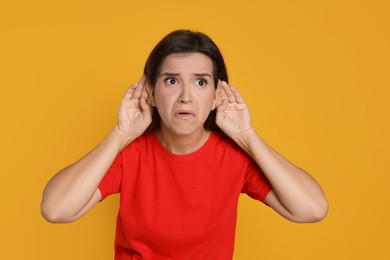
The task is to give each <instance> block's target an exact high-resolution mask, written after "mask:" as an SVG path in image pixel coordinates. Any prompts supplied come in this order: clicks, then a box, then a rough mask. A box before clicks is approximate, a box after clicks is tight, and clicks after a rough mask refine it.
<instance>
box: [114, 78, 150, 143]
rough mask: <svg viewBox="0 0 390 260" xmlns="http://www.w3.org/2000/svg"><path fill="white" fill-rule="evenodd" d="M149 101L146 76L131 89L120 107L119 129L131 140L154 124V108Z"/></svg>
mask: <svg viewBox="0 0 390 260" xmlns="http://www.w3.org/2000/svg"><path fill="white" fill-rule="evenodd" d="M147 100H148V92H147V91H146V80H145V75H144V76H142V78H141V79H140V81H139V82H137V83H135V84H133V85H131V86H130V87H129V89H128V90H127V91H126V94H125V96H124V97H123V99H122V102H121V105H120V107H119V112H118V123H117V128H118V130H119V131H120V132H122V133H124V134H125V135H127V136H128V137H129V138H130V139H131V140H134V139H135V138H137V137H138V136H140V135H142V134H143V133H144V132H145V130H146V129H147V128H148V126H149V125H150V123H151V122H152V111H153V107H152V106H151V105H150V104H148V102H147Z"/></svg>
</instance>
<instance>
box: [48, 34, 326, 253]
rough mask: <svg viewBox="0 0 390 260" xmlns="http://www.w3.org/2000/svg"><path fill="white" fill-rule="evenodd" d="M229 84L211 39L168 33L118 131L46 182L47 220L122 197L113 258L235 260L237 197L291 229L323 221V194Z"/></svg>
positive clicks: (132, 92) (73, 216)
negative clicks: (260, 127)
mask: <svg viewBox="0 0 390 260" xmlns="http://www.w3.org/2000/svg"><path fill="white" fill-rule="evenodd" d="M227 82H228V77H227V73H226V68H225V63H224V60H223V57H222V55H221V53H220V51H219V50H218V48H217V46H216V45H215V44H214V42H213V41H212V40H211V39H210V38H209V37H208V36H206V35H204V34H202V33H199V32H191V31H185V30H179V31H174V32H172V33H170V34H168V35H167V36H166V37H165V38H164V39H162V40H161V41H160V43H159V44H158V45H157V46H156V47H155V48H154V50H153V51H152V53H151V54H150V56H149V58H148V60H147V62H146V65H145V69H144V76H143V77H142V78H141V80H140V81H139V82H138V83H135V84H133V85H132V86H130V88H129V89H128V91H127V93H126V94H125V96H124V98H123V100H122V102H121V106H120V108H119V113H118V123H117V125H116V126H115V127H114V129H113V130H112V131H111V132H110V133H109V135H108V136H107V137H106V138H105V139H104V140H103V141H102V142H101V143H100V144H99V145H98V146H97V147H96V148H95V149H93V150H92V151H91V152H90V153H88V154H87V155H86V156H84V157H83V158H81V159H80V160H79V161H78V162H76V163H74V164H72V165H70V166H68V167H67V168H65V169H63V170H61V171H60V172H59V173H58V174H56V175H55V176H54V177H53V178H52V179H51V180H50V181H49V183H48V184H47V186H46V188H45V190H44V194H43V200H42V206H41V208H42V215H43V216H44V218H45V219H47V220H48V221H50V222H55V223H57V222H71V221H74V220H77V219H78V218H80V217H81V216H83V215H84V214H85V213H86V212H88V211H89V210H90V209H91V208H92V207H93V206H95V205H96V204H97V203H98V202H99V201H101V200H103V199H104V198H106V197H107V196H108V195H110V194H113V193H118V192H120V193H121V196H120V209H119V214H118V219H117V230H116V241H115V252H116V253H115V259H133V258H135V259H231V258H232V255H233V248H234V232H235V225H236V212H237V203H238V198H239V195H240V193H247V194H248V195H249V196H251V197H252V198H254V199H257V200H259V201H262V202H264V203H266V204H267V205H268V206H269V207H271V208H272V209H274V210H275V211H276V212H278V213H279V214H280V215H282V216H283V217H285V218H287V219H289V220H291V221H294V222H316V221H319V220H321V219H322V218H324V217H325V216H326V214H327V207H328V205H327V201H326V198H325V196H324V193H323V192H322V189H321V187H320V186H319V185H318V183H317V182H316V181H315V180H314V179H313V178H312V177H311V176H310V175H309V174H308V173H306V172H305V171H304V170H302V169H300V168H298V167H297V166H295V165H293V164H292V163H290V162H289V161H288V160H286V159H285V158H283V157H282V156H281V155H280V154H278V153H277V152H275V151H274V150H273V149H272V148H271V147H270V146H269V145H267V144H266V143H265V142H264V141H263V140H262V138H261V137H260V136H259V135H258V134H257V133H256V131H255V129H253V127H252V125H251V120H250V115H249V112H248V108H247V106H246V104H245V103H244V101H243V99H242V97H241V96H240V94H239V93H238V91H237V90H236V89H235V88H234V87H233V86H230V85H228V83H227ZM132 257H133V258H132Z"/></svg>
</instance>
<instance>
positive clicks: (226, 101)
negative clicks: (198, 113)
mask: <svg viewBox="0 0 390 260" xmlns="http://www.w3.org/2000/svg"><path fill="white" fill-rule="evenodd" d="M216 108H217V115H216V123H217V125H218V126H219V128H221V130H222V131H223V132H224V133H225V134H226V135H228V136H229V137H230V138H232V139H233V140H235V141H236V142H240V140H242V136H243V135H244V133H245V132H246V131H248V130H251V129H252V124H251V119H250V114H249V110H248V107H247V105H246V104H245V102H244V100H243V98H242V97H241V95H240V93H239V92H238V90H237V89H236V88H235V87H233V86H229V85H228V84H227V83H226V82H225V81H219V82H218V89H217V102H216Z"/></svg>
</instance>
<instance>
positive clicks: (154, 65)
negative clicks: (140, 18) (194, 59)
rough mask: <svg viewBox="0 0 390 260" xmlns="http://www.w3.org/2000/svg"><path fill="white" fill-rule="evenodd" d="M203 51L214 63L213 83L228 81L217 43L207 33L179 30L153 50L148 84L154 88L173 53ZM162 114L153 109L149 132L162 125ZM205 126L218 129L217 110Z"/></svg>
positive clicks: (148, 63)
mask: <svg viewBox="0 0 390 260" xmlns="http://www.w3.org/2000/svg"><path fill="white" fill-rule="evenodd" d="M191 53H201V54H203V55H205V56H207V57H208V58H210V60H211V62H212V65H213V71H212V74H213V75H212V76H213V81H214V82H213V85H214V88H216V87H217V83H218V80H219V79H220V80H224V81H226V82H228V75H227V70H226V66H225V62H224V60H223V57H222V54H221V52H220V50H219V49H218V47H217V46H216V44H215V43H214V42H213V41H212V40H211V39H210V37H208V36H207V35H205V34H203V33H201V32H192V31H189V30H177V31H173V32H171V33H169V34H168V35H167V36H165V37H164V38H163V39H162V40H161V41H160V42H159V43H158V44H157V45H156V46H155V48H154V49H153V50H152V52H151V54H150V55H149V58H148V59H147V61H146V64H145V68H144V74H145V76H146V80H147V84H148V85H149V86H150V87H151V88H152V89H154V87H155V86H156V82H157V79H158V77H159V76H160V73H161V68H162V65H163V62H164V60H165V59H166V57H167V56H169V55H171V54H191ZM160 120H161V119H160V116H159V114H158V111H157V109H156V108H155V109H154V111H153V122H152V124H151V126H150V127H149V128H148V130H147V132H149V131H152V130H154V129H156V128H158V127H159V126H160ZM204 127H205V129H207V130H217V129H218V127H217V126H216V124H215V110H213V111H211V113H210V115H209V116H208V118H207V120H206V122H205V123H204Z"/></svg>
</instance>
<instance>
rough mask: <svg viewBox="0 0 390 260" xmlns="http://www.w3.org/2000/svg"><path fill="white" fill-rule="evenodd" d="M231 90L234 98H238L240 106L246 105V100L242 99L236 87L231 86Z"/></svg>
mask: <svg viewBox="0 0 390 260" xmlns="http://www.w3.org/2000/svg"><path fill="white" fill-rule="evenodd" d="M230 89H231V91H232V93H233V95H234V97H235V98H236V101H237V103H238V104H245V102H244V99H243V98H242V97H241V95H240V93H239V92H238V90H237V89H236V88H235V87H234V86H230Z"/></svg>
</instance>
